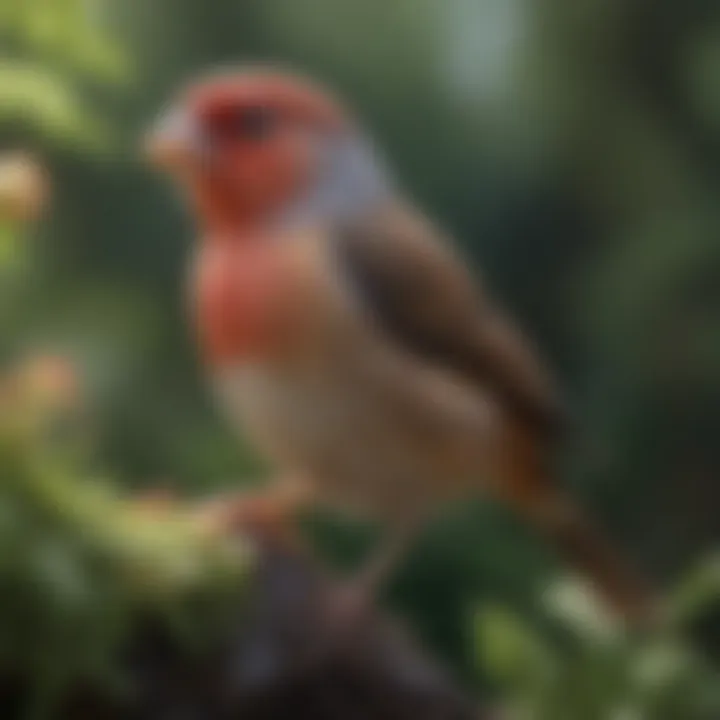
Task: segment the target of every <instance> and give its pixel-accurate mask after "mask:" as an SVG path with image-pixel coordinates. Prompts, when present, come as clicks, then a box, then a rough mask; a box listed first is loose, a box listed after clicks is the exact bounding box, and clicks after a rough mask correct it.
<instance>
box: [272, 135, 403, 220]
mask: <svg viewBox="0 0 720 720" xmlns="http://www.w3.org/2000/svg"><path fill="white" fill-rule="evenodd" d="M391 196H392V182H391V179H390V176H389V174H388V172H387V170H386V168H385V167H384V166H383V163H382V162H381V160H380V158H379V157H378V154H377V152H376V151H375V149H374V148H373V146H372V144H371V143H370V141H369V140H368V139H367V138H365V137H363V136H362V135H360V134H358V133H353V134H349V135H341V136H338V137H333V138H331V139H326V140H325V141H323V144H322V145H321V147H320V151H319V167H318V171H317V173H316V175H315V178H314V179H313V181H312V182H310V183H309V184H308V185H307V187H306V188H305V189H304V190H303V191H302V192H300V193H298V194H297V195H296V196H295V197H293V198H292V199H291V200H290V201H289V202H288V203H286V205H285V206H284V207H282V208H281V209H280V211H279V212H277V213H275V214H274V217H273V218H271V222H273V223H274V224H275V225H277V226H279V227H281V228H288V227H289V228H293V227H297V226H302V225H307V224H318V223H319V224H325V225H327V224H330V225H332V224H338V223H346V222H352V221H353V220H356V219H358V218H361V217H363V216H365V215H367V214H369V213H372V212H373V211H374V210H375V209H377V208H379V207H382V206H384V205H386V204H387V202H388V201H389V200H390V198H391Z"/></svg>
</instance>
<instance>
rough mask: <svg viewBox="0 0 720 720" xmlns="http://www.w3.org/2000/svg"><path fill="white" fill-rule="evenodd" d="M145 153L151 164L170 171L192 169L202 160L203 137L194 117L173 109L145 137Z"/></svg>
mask: <svg viewBox="0 0 720 720" xmlns="http://www.w3.org/2000/svg"><path fill="white" fill-rule="evenodd" d="M144 151H145V155H146V156H147V158H148V159H149V160H150V162H151V163H152V164H153V165H155V166H156V167H158V168H161V169H163V170H169V171H178V170H183V169H189V168H191V167H192V166H194V165H196V163H197V162H198V161H199V160H200V159H201V155H202V151H203V142H202V136H201V133H200V131H199V128H198V127H197V123H196V122H195V121H194V120H193V118H192V116H191V115H190V114H189V113H187V112H185V111H183V110H171V111H170V112H168V113H166V114H165V115H163V116H161V117H160V119H159V120H158V121H157V122H156V123H155V125H154V126H153V127H152V128H151V130H150V132H149V133H148V134H147V135H146V137H145V142H144Z"/></svg>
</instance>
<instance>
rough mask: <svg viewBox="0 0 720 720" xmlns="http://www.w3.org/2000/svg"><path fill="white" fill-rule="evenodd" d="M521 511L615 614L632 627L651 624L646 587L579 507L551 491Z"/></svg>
mask: <svg viewBox="0 0 720 720" xmlns="http://www.w3.org/2000/svg"><path fill="white" fill-rule="evenodd" d="M524 510H525V514H528V515H529V516H530V518H531V520H532V521H533V524H534V525H535V526H536V528H537V529H538V530H539V531H540V532H541V533H542V534H543V535H544V536H545V537H547V538H548V539H549V540H550V541H551V542H552V544H553V545H554V547H555V548H556V549H557V551H558V552H559V553H560V555H561V556H562V557H563V558H564V559H565V560H566V561H567V562H568V563H569V564H570V565H571V566H572V567H573V568H575V569H577V570H578V571H579V572H580V573H582V575H583V576H584V577H585V578H586V579H587V581H588V582H589V583H591V584H592V585H593V587H594V589H595V590H596V591H597V592H598V593H599V595H600V596H601V597H602V598H603V599H604V600H605V601H606V602H607V603H608V605H609V606H610V607H611V608H612V609H613V610H614V611H615V612H617V613H619V614H620V615H621V616H623V617H624V618H625V619H626V620H627V621H628V622H630V623H631V624H633V625H647V624H648V623H650V622H652V618H653V617H654V615H655V602H654V598H653V595H652V593H651V592H650V590H649V588H648V586H647V584H646V583H645V582H644V581H643V579H641V577H640V576H639V574H638V573H636V572H635V571H634V570H633V569H632V568H631V567H630V565H629V563H626V562H625V560H624V558H622V557H621V555H620V554H619V553H618V552H616V551H615V549H614V548H613V547H612V546H611V544H610V543H609V542H608V541H607V540H606V538H605V536H604V535H603V533H601V532H600V531H599V530H598V529H597V528H596V527H595V525H594V524H593V523H592V521H591V520H590V519H589V518H588V517H587V516H586V515H585V513H583V512H582V510H581V509H580V508H578V507H577V506H576V505H575V504H574V503H573V502H572V501H570V500H568V499H566V498H564V497H562V496H559V494H558V493H557V491H552V492H550V493H548V494H547V495H545V494H544V495H543V496H542V498H541V499H539V500H536V501H535V502H533V503H532V504H530V505H526V506H525V508H524Z"/></svg>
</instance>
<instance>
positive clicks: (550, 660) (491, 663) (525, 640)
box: [475, 607, 556, 685]
mask: <svg viewBox="0 0 720 720" xmlns="http://www.w3.org/2000/svg"><path fill="white" fill-rule="evenodd" d="M475 638H476V647H477V652H478V657H479V659H480V662H481V663H482V665H483V667H484V668H485V669H486V670H487V672H488V673H489V674H490V676H491V677H492V678H493V679H495V680H496V681H497V682H500V683H510V684H514V683H520V684H521V685H526V683H528V682H530V681H531V679H532V678H535V679H539V678H544V677H547V676H548V674H550V673H552V672H553V670H554V667H555V664H556V663H555V658H554V657H553V654H552V652H551V650H550V648H549V647H548V646H546V645H545V644H544V643H543V641H542V640H541V639H540V637H539V636H538V635H536V634H535V632H534V631H533V630H532V629H531V628H529V627H528V626H526V625H525V624H524V623H523V622H522V621H521V620H520V619H519V618H518V617H517V616H516V615H514V614H512V613H511V612H509V611H508V610H505V609H504V608H501V607H487V608H485V609H482V610H480V611H479V612H478V614H477V617H476V621H475Z"/></svg>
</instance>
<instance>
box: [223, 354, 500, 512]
mask: <svg viewBox="0 0 720 720" xmlns="http://www.w3.org/2000/svg"><path fill="white" fill-rule="evenodd" d="M363 372H364V371H363ZM405 379H406V375H403V376H396V377H393V376H392V373H390V374H387V373H385V372H383V373H380V374H376V373H371V374H370V376H367V375H363V376H362V377H359V376H356V374H355V373H354V372H353V371H352V369H346V371H345V372H344V373H343V374H340V373H338V372H337V371H336V370H335V371H326V372H320V373H309V372H307V373H296V372H289V371H279V370H270V369H267V368H264V367H262V366H259V365H250V364H244V365H239V366H235V367H233V368H231V369H227V368H226V369H225V370H223V371H222V373H221V374H219V375H218V376H216V378H215V382H216V389H217V391H218V394H219V396H220V399H221V402H222V404H223V405H224V407H225V408H226V410H227V412H228V413H229V415H230V417H231V420H232V422H233V424H234V425H235V426H236V427H239V428H240V429H241V430H242V431H243V432H245V433H247V435H248V436H249V437H250V439H251V440H252V441H253V442H254V443H255V444H256V446H257V447H258V449H259V450H260V451H261V452H263V453H264V454H265V455H266V456H267V457H268V459H269V460H271V461H273V462H275V463H276V465H277V466H278V469H279V470H280V471H283V470H285V471H288V472H292V473H301V474H304V475H305V476H307V478H308V479H309V480H310V481H311V482H313V483H314V484H315V485H316V486H317V489H318V491H319V494H320V500H321V501H323V502H327V503H328V504H331V505H334V506H342V507H344V508H345V509H348V510H351V511H358V512H364V513H371V514H374V515H379V516H383V515H386V514H390V515H397V514H398V513H413V512H425V511H427V510H428V509H429V508H428V506H429V505H433V504H435V503H436V502H437V501H438V500H442V499H444V496H447V498H451V497H452V496H453V494H455V493H454V490H459V489H460V488H461V487H466V486H467V482H470V481H473V480H474V482H475V483H477V482H479V481H480V478H478V477H477V475H479V474H481V473H482V472H483V465H484V464H485V462H484V460H485V458H486V457H487V455H488V453H487V448H486V447H484V443H487V442H491V439H490V436H489V432H488V430H489V428H490V427H491V422H490V421H491V417H490V415H489V408H488V407H486V406H484V405H483V403H481V402H478V401H477V398H468V397H463V396H462V393H461V392H458V389H457V388H450V387H442V386H440V387H435V388H433V387H432V383H427V382H425V383H422V384H421V387H423V391H422V392H418V391H417V385H415V387H413V383H412V382H408V384H407V388H406V390H405V389H404V388H403V382H404V380H405ZM453 393H455V396H453ZM461 476H466V477H461ZM470 476H473V477H472V478H471V477H470Z"/></svg>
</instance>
